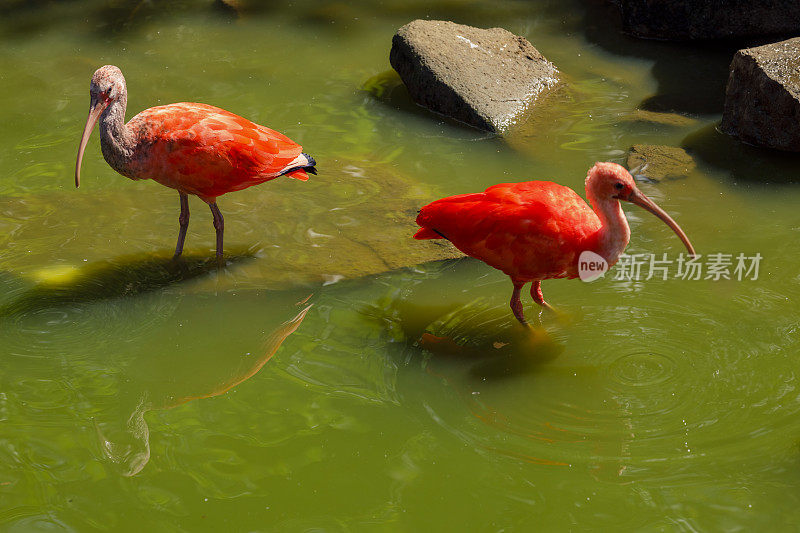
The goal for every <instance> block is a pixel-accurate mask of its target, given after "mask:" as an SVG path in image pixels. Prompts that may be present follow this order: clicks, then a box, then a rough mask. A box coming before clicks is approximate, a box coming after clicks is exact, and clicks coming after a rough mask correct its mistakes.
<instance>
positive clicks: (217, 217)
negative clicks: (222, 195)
mask: <svg viewBox="0 0 800 533" xmlns="http://www.w3.org/2000/svg"><path fill="white" fill-rule="evenodd" d="M208 207H210V208H211V214H212V215H214V229H215V230H217V259H222V234H223V232H224V231H225V220H224V219H223V218H222V213H220V212H219V207H217V202H211V203H210V204H208Z"/></svg>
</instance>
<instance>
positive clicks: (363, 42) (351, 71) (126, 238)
mask: <svg viewBox="0 0 800 533" xmlns="http://www.w3.org/2000/svg"><path fill="white" fill-rule="evenodd" d="M587 5H588V6H589V7H587ZM592 6H593V4H591V3H586V4H585V3H582V2H578V1H577V0H575V1H574V2H555V1H552V2H522V1H507V0H504V1H500V2H494V1H488V0H486V1H477V0H476V1H458V0H438V1H435V2H401V1H399V0H397V1H387V2H377V1H376V2H366V1H363V2H357V3H335V2H310V1H309V2H295V3H294V4H293V5H289V4H288V3H286V4H283V3H274V4H269V7H268V8H267V7H264V8H262V9H252V10H251V11H250V12H249V14H247V15H246V16H245V17H242V18H241V19H239V20H237V19H235V17H233V16H231V15H230V14H226V13H225V12H224V11H223V10H220V9H213V8H210V7H209V6H208V5H207V4H205V3H202V2H200V3H197V4H189V3H178V4H171V7H170V8H166V7H163V6H159V5H158V4H155V3H149V2H142V3H136V2H131V3H125V2H116V3H114V4H112V5H110V6H105V5H101V4H99V3H96V2H95V3H92V2H88V3H84V4H82V5H78V4H76V3H71V2H64V3H47V4H45V3H41V5H39V3H31V4H25V3H23V2H10V3H7V7H6V8H5V9H6V11H5V12H4V13H3V19H2V21H0V28H1V29H2V31H3V36H2V41H0V42H1V43H2V46H0V95H1V96H2V102H3V105H2V107H1V108H0V146H1V147H2V148H0V168H2V170H3V173H2V177H0V195H1V196H0V250H2V252H0V530H7V531H38V530H47V531H54V530H56V531H57V530H74V531H91V530H108V529H110V530H115V531H126V530H128V531H141V530H143V529H147V530H153V531H176V530H186V531H197V530H231V531H254V530H260V531H287V530H288V531H297V530H329V531H342V530H354V531H362V530H390V531H396V530H406V531H415V530H425V531H430V530H464V529H467V530H480V531H497V530H531V529H532V528H536V527H538V528H544V529H549V530H588V529H607V530H638V529H644V530H677V531H684V530H686V531H699V530H722V529H724V530H739V529H742V530H754V529H760V530H777V529H786V530H794V529H796V528H797V527H798V525H800V512H798V509H800V391H799V390H798V388H797V376H796V373H797V369H798V363H797V357H798V353H800V341H798V321H797V319H796V312H797V311H796V310H797V307H796V305H795V303H794V302H795V301H796V300H797V299H798V298H799V297H800V276H798V272H800V267H799V266H798V265H800V250H798V247H797V246H795V245H794V243H795V241H796V238H797V236H798V231H799V230H800V214H798V210H797V207H796V206H797V205H800V190H798V189H797V186H796V185H795V184H793V182H796V181H797V176H800V165H798V162H797V160H796V159H793V158H785V157H784V158H774V157H768V156H765V155H764V154H763V153H761V152H758V151H754V150H752V149H745V148H743V147H740V146H738V145H736V144H731V143H729V142H728V141H727V140H726V139H724V138H722V137H721V136H720V135H718V134H717V133H716V132H715V131H714V129H713V125H714V124H715V123H716V122H717V121H718V120H719V118H720V111H721V101H722V100H721V98H722V95H721V93H720V91H721V88H722V87H723V85H724V81H725V69H726V65H727V63H728V59H729V57H730V50H727V49H708V47H702V48H687V47H683V46H674V45H667V44H661V43H647V42H640V41H633V40H628V39H626V38H624V37H621V36H619V35H618V29H617V25H616V23H615V22H614V21H613V11H606V10H605V9H603V8H599V7H592ZM251 7H252V5H251ZM425 16H431V17H437V18H448V19H453V20H456V21H457V22H462V23H467V24H475V25H480V26H484V27H487V26H494V25H498V26H503V27H506V28H508V29H509V30H511V31H514V32H516V33H519V34H522V35H525V36H527V37H528V38H529V39H530V40H531V41H532V42H533V43H534V45H535V46H537V47H538V48H539V50H540V51H542V52H543V53H544V54H545V56H547V57H548V58H549V59H550V60H552V61H553V62H554V63H555V64H556V65H557V66H558V67H559V68H560V69H561V70H562V72H563V73H564V74H565V76H566V77H567V79H568V80H569V81H570V87H571V88H570V91H569V94H568V95H567V101H565V102H562V103H560V104H558V106H560V107H557V108H556V112H557V113H556V114H557V116H558V120H557V121H556V122H555V123H552V122H547V123H546V124H544V125H535V127H534V126H531V127H528V128H525V127H522V128H521V130H522V131H520V132H518V133H517V134H515V135H514V136H512V137H511V138H509V140H508V142H504V141H503V140H501V139H498V138H495V137H491V136H488V135H485V134H482V133H480V132H477V131H473V130H469V129H466V128H461V127H459V126H457V125H453V124H449V123H441V122H439V121H438V120H436V119H433V118H431V116H430V115H428V114H427V113H426V112H424V111H421V110H419V109H417V108H415V107H414V106H413V105H411V104H410V103H409V101H408V97H407V95H404V93H403V92H402V90H399V91H398V90H397V89H395V90H391V88H389V89H386V87H385V86H384V85H381V83H379V82H376V81H374V80H373V82H372V83H370V82H368V80H370V79H371V78H373V77H374V76H376V75H379V74H381V73H382V72H384V71H386V70H387V69H388V68H389V65H388V50H389V46H390V41H391V36H392V34H393V32H394V31H395V29H396V28H397V27H399V26H400V25H402V24H404V23H405V22H407V21H409V20H411V19H413V18H417V17H425ZM106 63H113V64H116V65H118V66H120V67H121V68H122V70H123V72H124V73H125V75H126V77H127V80H128V88H129V92H130V94H129V116H132V115H133V114H134V113H136V112H138V111H139V110H141V109H144V108H146V107H149V106H152V105H156V104H159V103H169V102H174V101H185V100H189V101H199V102H207V103H213V104H215V105H219V106H221V107H224V108H226V109H229V110H231V111H233V112H236V113H239V114H241V115H244V116H246V117H248V118H251V119H253V120H256V121H257V122H261V123H264V124H267V125H269V126H271V127H273V128H275V129H279V130H282V131H284V132H285V133H287V134H288V135H289V136H290V137H292V138H294V139H295V140H297V141H298V142H301V143H302V144H303V145H304V147H305V148H306V150H307V151H308V152H310V153H312V154H313V155H314V156H315V157H316V158H317V161H318V162H319V170H320V174H319V176H316V177H314V178H313V180H312V181H310V182H308V183H300V182H294V181H292V180H277V181H275V182H272V183H269V184H266V185H263V186H261V187H257V188H253V189H249V190H248V191H247V192H240V193H234V194H231V195H229V196H225V197H223V198H222V199H221V201H220V207H221V209H222V211H223V213H225V215H226V230H227V231H226V238H227V241H226V251H227V252H228V253H229V257H230V264H229V266H228V267H227V269H225V270H224V271H222V272H217V271H216V270H215V269H214V268H213V264H212V263H209V262H208V261H207V260H206V259H208V258H210V257H211V255H212V247H213V228H212V227H211V217H210V214H209V213H208V212H207V210H206V209H204V208H203V205H202V204H201V203H200V202H199V201H197V200H193V201H192V202H191V206H192V209H193V217H192V225H191V226H190V229H189V236H188V239H187V258H186V261H184V262H183V263H181V264H180V265H174V264H171V263H169V262H168V261H167V260H166V258H167V257H168V256H169V254H170V253H171V251H172V249H173V247H174V239H175V237H176V235H177V216H178V198H177V195H176V194H174V192H173V191H170V190H167V189H164V188H162V187H160V186H159V185H157V184H155V183H152V182H149V183H147V182H136V183H134V182H131V181H129V180H126V179H124V178H122V177H120V176H118V175H116V174H115V173H114V172H113V171H112V170H111V169H110V168H109V167H108V166H107V165H106V164H105V162H104V161H103V160H102V157H101V155H100V150H99V146H98V141H97V135H96V134H95V136H94V137H93V139H92V142H91V143H90V146H89V148H88V150H87V156H86V159H85V161H84V171H83V186H82V187H81V189H80V190H77V191H76V190H74V188H73V186H72V171H73V165H74V156H75V149H76V146H77V142H78V138H79V135H80V131H81V129H82V127H83V122H84V120H85V116H86V112H87V107H88V95H87V92H88V91H87V87H88V82H89V77H90V75H91V73H92V72H93V71H94V69H95V68H96V67H98V66H100V65H103V64H106ZM365 84H366V86H367V87H368V88H370V87H371V88H372V89H371V90H372V92H370V91H367V90H364V87H365ZM376 84H377V85H376ZM376 87H377V88H378V89H380V88H384V89H386V90H384V91H383V94H382V96H380V97H376V96H374V94H373V93H375V92H380V91H377V90H376ZM637 108H644V109H648V110H655V111H667V110H673V111H678V112H681V113H684V114H688V115H689V116H691V117H693V119H694V121H692V122H691V123H689V124H683V125H679V126H670V125H661V124H656V123H652V122H644V121H636V120H631V112H633V111H634V110H635V109H637ZM634 143H650V144H668V145H676V146H684V147H686V148H688V149H689V150H690V151H692V153H693V154H694V155H695V156H696V160H697V162H698V168H697V170H696V171H694V172H692V173H691V175H690V176H688V177H687V178H686V179H682V180H674V181H664V182H661V183H658V184H655V183H643V184H642V185H641V187H642V189H643V191H644V192H645V193H646V194H648V195H650V196H651V197H652V198H654V199H655V200H656V201H657V202H659V203H660V204H661V205H662V206H663V207H664V208H665V209H666V210H667V211H669V212H670V213H671V214H672V215H673V216H674V217H675V218H676V219H677V220H678V221H679V222H680V223H681V225H682V226H683V228H684V229H685V230H686V232H687V233H688V234H689V235H690V237H691V238H692V240H693V242H694V244H695V246H696V248H697V249H698V251H699V252H700V253H703V254H707V253H712V252H722V253H730V254H734V255H736V254H739V253H745V254H747V255H753V254H755V253H760V254H761V255H762V256H763V260H762V263H761V271H760V275H759V278H758V279H757V280H743V281H737V280H720V281H713V280H699V281H686V280H676V279H670V280H667V281H662V280H658V279H651V280H649V281H639V282H635V281H625V280H615V279H613V275H612V274H613V271H612V274H610V275H609V276H607V277H606V278H605V279H603V280H601V281H597V282H595V283H593V284H590V285H587V284H584V283H581V282H580V281H577V280H576V281H551V282H545V284H544V290H545V294H546V295H547V297H548V299H549V300H550V302H551V303H553V304H554V305H556V306H557V307H558V308H559V309H560V310H561V311H562V313H563V315H564V316H563V317H562V318H561V319H555V318H552V317H545V318H544V324H543V329H540V330H537V331H536V332H535V333H533V334H531V335H525V334H523V333H521V332H520V331H519V330H518V329H516V328H515V327H514V324H513V323H512V322H513V318H512V316H511V313H510V312H509V311H508V309H507V302H508V298H509V296H510V291H511V286H510V283H509V281H508V280H507V278H505V276H503V275H502V274H501V273H499V272H496V271H494V270H492V269H490V268H488V267H486V266H485V265H483V264H481V263H478V262H476V261H469V260H461V261H459V260H455V261H446V262H435V263H426V264H421V265H414V264H413V263H415V262H416V261H418V260H419V259H414V258H413V257H416V256H412V253H413V252H412V250H415V247H416V246H420V245H422V244H423V243H419V242H416V241H411V240H410V235H411V231H413V230H411V229H408V230H407V229H406V225H407V224H409V221H410V220H412V219H413V216H414V210H415V209H416V208H417V207H418V206H420V205H422V204H423V203H425V202H426V201H428V200H431V199H433V198H436V197H438V196H441V195H445V194H456V193H461V192H471V191H476V190H482V189H483V188H484V187H486V186H488V185H490V184H493V183H496V182H500V181H511V180H518V181H519V180H524V179H529V178H550V179H554V180H556V181H559V182H561V183H564V184H567V185H570V186H572V187H575V188H576V189H578V190H579V191H581V192H582V183H583V177H584V176H585V172H586V169H587V168H588V167H589V166H590V165H591V164H592V163H593V162H594V161H596V160H615V161H623V160H624V156H625V152H626V151H627V149H628V147H629V146H630V145H632V144H634ZM761 180H769V181H770V182H772V183H771V184H767V185H765V184H763V183H761ZM626 211H627V212H628V213H629V218H630V220H631V224H632V230H633V238H632V241H631V245H630V247H629V249H628V252H629V253H656V254H661V253H663V252H668V253H669V254H670V256H671V257H675V256H676V254H678V253H679V252H680V251H681V245H680V242H679V241H678V240H677V239H676V238H675V237H674V235H673V234H672V233H671V232H670V231H669V229H668V228H667V227H665V226H664V225H663V224H660V223H659V222H658V221H657V220H655V219H654V218H653V217H651V216H650V215H648V214H647V213H644V212H642V211H637V210H635V208H627V207H626ZM387 235H388V236H389V237H386V236H387ZM382 237H383V238H382ZM406 257H412V258H411V259H409V260H408V261H407V262H408V263H409V267H410V268H397V267H399V266H401V265H403V264H404V258H406ZM531 305H532V304H531V302H530V300H527V299H526V309H527V312H528V313H529V315H533V314H534V310H533V308H532V307H531Z"/></svg>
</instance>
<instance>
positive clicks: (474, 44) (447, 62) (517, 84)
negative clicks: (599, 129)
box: [389, 20, 559, 132]
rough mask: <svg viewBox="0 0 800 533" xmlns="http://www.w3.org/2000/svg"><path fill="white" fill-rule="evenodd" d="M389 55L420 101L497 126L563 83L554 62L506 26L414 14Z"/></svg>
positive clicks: (500, 127)
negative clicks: (484, 25) (474, 24)
mask: <svg viewBox="0 0 800 533" xmlns="http://www.w3.org/2000/svg"><path fill="white" fill-rule="evenodd" d="M389 60H390V62H391V64H392V67H393V68H394V69H395V70H396V71H397V72H398V74H400V77H401V78H402V79H403V82H404V83H405V85H406V87H407V88H408V92H409V93H410V94H411V97H412V98H413V99H414V100H415V101H416V102H417V103H418V104H420V105H422V106H424V107H427V108H428V109H431V110H432V111H435V112H437V113H441V114H443V115H446V116H448V117H452V118H454V119H456V120H459V121H461V122H465V123H467V124H470V125H472V126H475V127H477V128H481V129H484V130H488V131H492V132H503V131H505V130H506V129H507V128H508V127H509V125H511V124H512V123H514V121H516V120H517V118H518V117H520V116H521V115H522V114H523V113H525V111H526V110H527V109H528V107H529V106H530V105H532V104H533V103H534V102H535V101H536V99H537V98H538V97H539V96H540V95H541V94H543V93H544V92H546V91H548V90H550V89H551V88H553V87H554V86H556V85H558V83H559V73H558V70H556V68H555V66H553V64H552V63H550V62H549V61H547V59H545V58H544V56H542V54H540V53H539V51H538V50H536V48H534V47H533V45H531V43H529V42H528V41H527V40H526V39H525V38H524V37H519V36H517V35H514V34H513V33H511V32H509V31H507V30H504V29H502V28H490V29H481V28H475V27H472V26H464V25H461V24H455V23H453V22H448V21H440V20H415V21H413V22H410V23H408V24H406V25H405V26H403V27H402V28H400V29H399V30H398V31H397V33H396V34H395V36H394V38H393V39H392V50H391V53H390V55H389Z"/></svg>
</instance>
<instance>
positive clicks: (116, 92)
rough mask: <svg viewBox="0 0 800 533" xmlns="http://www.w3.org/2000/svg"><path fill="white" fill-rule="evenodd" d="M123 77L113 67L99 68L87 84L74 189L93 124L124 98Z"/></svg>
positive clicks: (79, 176)
mask: <svg viewBox="0 0 800 533" xmlns="http://www.w3.org/2000/svg"><path fill="white" fill-rule="evenodd" d="M125 95H126V90H125V77H124V76H123V75H122V71H121V70H120V69H118V68H117V67H115V66H114V65H106V66H104V67H100V68H99V69H97V70H96V71H95V73H94V74H93V75H92V81H91V83H89V116H88V118H87V119H86V125H85V126H84V128H83V136H82V137H81V142H80V144H79V145H78V160H77V161H76V163H75V187H80V184H81V162H82V161H83V151H84V150H85V149H86V143H88V142H89V136H90V135H91V134H92V130H93V129H94V126H95V124H97V121H98V120H99V119H100V115H102V114H103V111H105V110H106V108H107V107H108V106H109V105H110V104H111V103H112V102H114V101H116V100H119V99H121V98H125Z"/></svg>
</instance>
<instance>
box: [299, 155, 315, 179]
mask: <svg viewBox="0 0 800 533" xmlns="http://www.w3.org/2000/svg"><path fill="white" fill-rule="evenodd" d="M300 155H304V156H306V159H308V164H307V165H306V166H305V167H304V168H306V169H307V168H308V167H315V166H317V160H316V159H314V158H313V157H311V155H310V154H307V153H305V152H302V153H301V154H300ZM314 174H316V172H314Z"/></svg>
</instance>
